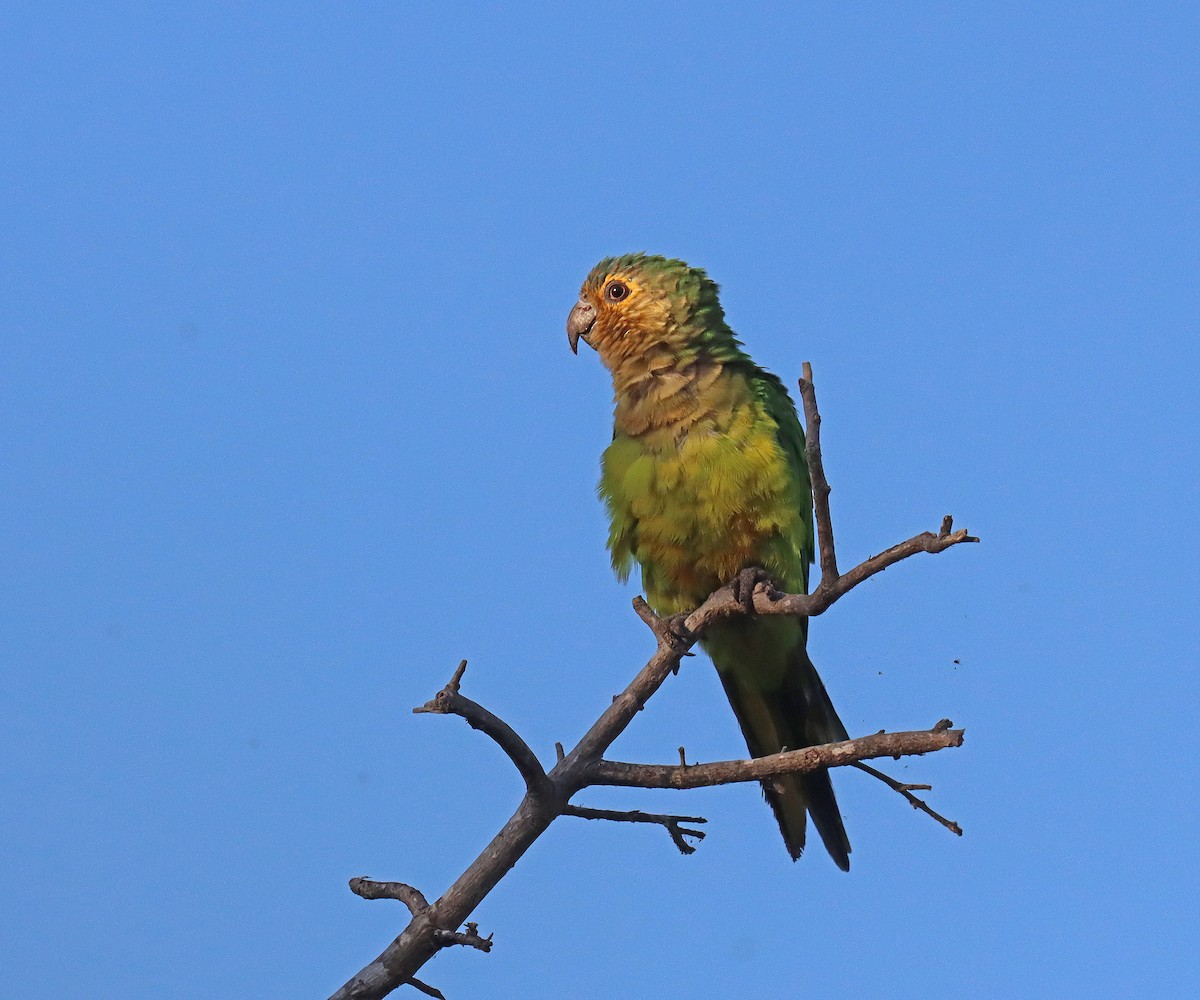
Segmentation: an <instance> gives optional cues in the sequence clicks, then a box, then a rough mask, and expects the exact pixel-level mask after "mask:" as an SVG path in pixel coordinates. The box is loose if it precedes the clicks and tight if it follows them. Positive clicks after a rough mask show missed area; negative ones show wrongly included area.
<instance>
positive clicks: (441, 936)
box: [331, 364, 979, 1000]
mask: <svg viewBox="0 0 1200 1000" xmlns="http://www.w3.org/2000/svg"><path fill="white" fill-rule="evenodd" d="M800 393H801V396H802V398H803V401H804V412H805V420H806V425H807V434H806V438H807V444H806V448H807V451H808V463H809V469H810V475H811V478H812V484H813V494H814V515H815V521H816V534H817V542H818V548H819V551H820V560H821V581H820V584H819V585H818V586H817V588H816V589H815V590H814V591H813V592H812V593H811V594H779V593H776V592H774V591H772V589H771V588H770V587H769V586H766V585H762V584H760V585H758V586H753V589H752V591H751V593H750V594H749V601H748V602H746V603H743V601H741V600H738V595H735V592H734V587H732V586H728V585H727V586H725V587H722V588H720V589H719V590H717V591H716V592H715V593H713V594H711V595H710V596H709V597H708V599H707V600H705V601H704V603H703V604H702V605H701V606H700V607H698V608H696V609H695V610H694V611H692V612H690V613H689V614H686V615H674V616H672V617H670V618H660V617H659V616H658V615H656V614H655V613H654V612H653V610H652V609H651V608H650V607H649V605H647V604H646V602H645V601H644V600H642V599H641V598H638V599H637V600H636V601H634V610H635V611H636V612H637V614H638V616H639V617H640V618H641V619H642V621H644V622H645V623H646V625H647V626H648V627H649V628H650V630H651V631H652V632H653V634H654V637H655V642H656V647H657V648H656V649H655V652H654V655H653V656H652V657H650V659H649V660H648V661H647V662H646V664H645V666H643V667H642V669H641V670H640V671H639V672H638V674H637V676H636V677H634V679H633V680H632V681H631V682H630V684H629V685H628V686H627V687H626V688H625V690H624V691H623V692H622V693H621V694H619V695H617V697H615V698H614V699H613V701H612V704H611V705H609V706H607V707H606V708H605V710H604V712H603V713H602V714H601V715H600V717H599V718H598V719H597V720H596V722H595V723H593V725H592V726H591V728H590V729H589V730H588V731H587V733H586V734H584V736H583V738H582V739H581V740H580V741H579V743H578V744H577V745H576V746H575V748H574V749H573V750H571V751H570V752H569V753H564V751H563V747H562V745H561V744H555V751H556V757H557V762H556V763H555V765H554V767H553V768H552V769H551V770H550V772H549V773H547V772H546V771H545V770H544V769H543V767H542V765H541V762H540V761H539V760H538V759H537V756H536V754H534V753H533V751H532V750H531V749H530V748H529V746H528V745H527V744H526V743H525V741H524V740H523V739H522V738H521V737H520V736H518V735H517V733H516V732H514V731H513V729H512V728H511V727H510V726H509V725H508V724H507V723H505V722H503V721H502V720H501V719H499V718H498V717H497V716H495V715H494V714H492V713H491V712H489V711H488V710H487V709H485V708H483V707H482V706H481V705H478V704H476V703H475V702H473V701H471V700H470V699H469V698H466V697H464V696H463V695H462V694H461V693H460V690H459V688H460V686H461V682H462V677H463V672H464V671H465V670H466V666H467V663H466V661H465V660H464V661H462V663H460V664H459V667H458V669H457V670H456V671H455V673H454V676H453V677H452V678H451V680H450V682H449V683H448V684H447V685H446V687H445V688H443V689H442V690H441V691H440V692H439V693H438V694H437V696H436V697H435V698H433V699H432V700H431V701H429V702H427V703H426V704H425V705H423V706H421V707H420V708H416V709H414V710H413V711H415V712H431V713H436V714H441V715H458V716H460V717H461V718H463V719H465V720H466V721H467V723H468V724H469V725H470V726H472V728H475V729H479V730H481V731H482V732H483V733H485V734H486V735H487V736H488V737H490V738H491V739H492V740H493V741H494V742H495V743H496V744H497V745H498V746H499V747H500V748H501V749H502V750H503V751H504V752H505V754H507V755H508V757H509V759H510V760H512V762H513V764H514V765H515V766H516V767H517V770H518V771H519V772H520V774H521V776H522V777H523V778H524V779H525V785H526V793H525V796H524V798H523V799H522V800H521V803H520V805H519V806H518V807H517V810H516V812H515V813H514V814H513V815H512V817H511V818H510V819H509V820H508V822H507V823H505V825H504V826H503V828H502V829H501V830H500V831H499V832H498V833H497V834H496V836H495V837H494V838H492V841H491V843H489V844H488V845H487V847H485V848H484V850H483V852H482V853H481V854H480V855H479V856H478V857H477V858H476V859H475V860H474V861H473V862H472V863H471V865H470V866H469V867H468V868H467V870H466V871H464V872H463V874H462V875H461V876H459V878H458V879H457V880H456V881H455V882H454V884H453V885H451V886H450V888H449V889H447V890H446V892H445V893H444V894H443V895H442V897H441V898H440V899H438V900H437V901H436V902H435V903H433V904H429V903H427V902H426V900H425V897H424V896H423V895H422V894H421V893H420V892H418V891H417V890H416V889H413V888H412V887H411V886H406V885H404V884H403V883H400V882H374V881H372V880H370V879H362V878H359V879H352V880H351V883H350V887H351V889H353V890H354V891H355V892H356V893H358V894H359V895H360V896H363V897H364V898H367V899H384V898H388V899H399V900H401V901H402V902H404V903H405V905H407V906H408V908H409V910H410V911H411V913H412V919H411V920H410V921H409V924H408V926H407V927H406V928H405V929H404V931H403V932H402V933H401V934H400V935H399V936H398V937H397V938H396V939H395V940H394V941H392V943H391V944H389V945H388V946H387V948H385V949H384V951H383V952H382V953H381V954H380V955H379V957H378V958H376V959H375V960H374V961H373V962H371V963H370V964H368V965H367V966H366V967H365V968H363V969H362V970H361V971H360V972H359V973H358V974H357V975H355V976H354V977H353V978H352V979H351V980H350V981H349V982H347V983H346V984H345V985H344V986H342V987H341V989H339V990H338V991H337V992H336V993H334V994H333V997H332V998H331V1000H380V998H382V997H385V996H387V994H389V993H391V992H392V990H394V989H396V988H397V987H398V986H401V985H404V984H406V983H407V984H410V985H412V986H413V987H415V988H416V989H418V990H420V991H421V992H422V993H424V994H426V995H427V996H432V997H441V996H442V994H441V992H440V991H439V990H436V989H434V988H433V987H431V986H428V985H427V984H425V983H422V982H421V981H420V980H418V979H416V978H415V974H416V972H417V971H418V970H419V969H420V968H421V967H422V966H423V965H424V964H425V963H426V962H427V961H429V959H430V958H432V957H433V956H434V955H435V954H437V952H438V951H439V950H441V949H442V948H445V947H449V946H452V945H465V946H467V947H473V948H478V949H479V950H481V951H488V950H489V949H490V948H491V941H492V939H491V936H490V935H489V936H488V937H487V938H483V937H481V936H480V935H479V932H478V928H477V927H476V925H475V924H473V923H467V924H466V925H465V926H466V929H465V930H463V931H460V930H455V928H458V927H462V926H463V922H464V921H465V920H466V918H467V917H468V916H470V914H471V913H472V912H473V911H474V909H475V907H476V906H478V905H479V903H480V902H481V901H482V900H483V899H484V898H485V897H486V896H487V895H488V893H489V892H491V890H492V889H494V888H495V887H496V885H497V884H498V883H499V881H500V880H501V879H502V878H503V877H504V876H505V874H507V873H508V871H509V870H510V869H511V868H512V867H513V865H515V864H516V863H517V861H519V860H520V858H521V857H522V856H523V855H524V854H525V852H526V851H527V850H529V848H530V847H531V846H532V845H533V843H534V842H535V841H536V840H537V839H538V837H540V836H541V835H542V833H544V832H545V831H546V829H547V828H548V827H549V826H550V824H551V823H552V822H553V821H554V820H555V819H556V818H557V817H558V816H564V815H570V816H577V817H581V818H585V819H604V820H611V821H613V822H626V823H649V824H656V825H659V826H662V827H664V828H665V829H666V830H667V832H668V833H669V834H670V835H671V838H672V840H673V841H674V842H675V844H676V846H677V847H678V848H679V850H680V851H682V852H684V853H685V854H687V853H691V852H692V851H694V850H695V846H694V844H692V843H689V842H688V840H687V839H686V838H689V837H690V838H693V839H695V840H699V839H702V838H703V837H704V833H703V832H702V831H700V830H696V829H694V828H690V827H685V826H683V824H684V823H694V824H701V823H703V822H704V820H703V819H701V818H700V817H689V816H673V815H658V814H651V813H643V812H641V811H640V810H632V811H629V812H620V811H617V810H608V809H590V808H587V807H584V806H573V805H570V804H569V799H570V797H571V796H572V795H574V794H575V793H576V792H578V791H579V790H580V789H582V788H584V787H586V786H588V785H624V786H634V787H643V788H697V787H701V786H707V785H718V784H727V783H730V782H740V781H761V780H763V779H767V778H771V777H774V776H776V775H779V774H803V773H807V772H810V771H814V770H818V769H821V768H828V767H842V766H846V765H856V766H860V767H861V769H863V770H865V771H867V773H870V774H874V775H876V776H877V777H879V778H880V780H883V781H885V782H887V783H888V784H889V785H890V787H893V788H895V790H896V791H897V792H899V793H900V794H902V795H904V796H905V797H906V798H907V799H908V800H909V801H910V802H911V803H912V804H913V805H914V807H916V808H918V809H922V810H923V811H925V812H927V813H928V814H929V815H931V816H933V817H934V818H935V819H937V820H938V821H939V822H942V823H943V824H944V825H946V826H947V828H948V829H952V830H954V831H955V832H956V833H961V830H960V829H959V828H958V826H957V824H954V823H952V822H950V821H948V820H945V819H944V818H943V817H941V816H938V814H937V813H935V812H933V810H931V809H929V807H928V806H926V805H925V804H924V803H923V802H921V800H920V799H917V798H916V797H915V796H913V795H912V792H913V791H915V790H919V789H921V788H922V787H923V786H917V785H904V784H903V783H900V782H893V781H892V779H889V778H888V777H887V776H886V775H883V774H882V773H881V772H877V771H875V769H874V768H870V767H868V766H867V765H865V764H862V763H861V762H862V761H864V760H870V759H873V758H878V757H899V756H903V755H907V754H923V753H931V752H933V751H936V750H941V749H945V748H947V747H955V746H961V745H962V741H963V732H962V730H952V729H951V728H950V723H949V721H947V720H943V721H942V722H941V723H939V724H938V725H937V726H935V727H934V728H933V729H932V730H929V731H926V732H908V733H877V734H875V735H873V736H864V737H861V738H860V739H856V740H846V741H843V742H841V743H832V744H828V745H826V746H819V747H807V748H804V749H801V750H790V751H785V752H783V753H778V754H773V755H771V756H769V757H759V758H754V759H750V760H734V761H719V762H716V763H709V764H688V763H687V760H686V756H685V754H684V752H683V749H682V748H680V751H679V764H678V765H654V764H627V763H622V762H619V761H608V760H605V759H604V754H605V752H606V751H607V750H608V748H609V747H610V746H612V744H613V741H615V740H616V739H617V737H618V736H620V735H621V733H623V732H624V731H625V729H626V728H627V727H628V726H629V724H630V723H631V722H632V721H633V719H634V717H635V716H636V715H637V713H638V712H640V711H641V710H642V708H643V707H644V706H645V705H646V702H647V701H648V700H649V699H650V698H651V697H652V696H653V695H654V693H655V692H656V691H657V690H658V689H659V688H660V687H661V686H662V684H663V683H664V682H665V681H666V679H667V677H669V676H670V675H671V674H672V673H674V672H677V671H678V670H679V665H680V663H681V662H682V659H683V657H685V656H691V655H692V653H691V649H692V647H693V646H694V645H695V644H696V642H697V641H698V640H699V638H700V636H701V635H702V634H703V633H704V631H705V629H706V628H708V626H710V625H712V624H713V623H714V622H717V621H719V620H722V619H726V618H731V617H736V616H738V615H745V614H758V615H790V616H795V617H815V616H816V615H819V614H821V613H822V612H823V611H826V610H827V609H828V608H829V607H830V606H831V605H832V604H833V603H834V602H835V601H837V600H838V599H839V598H841V597H843V596H845V594H847V593H849V592H850V591H851V590H852V589H854V587H856V586H858V585H859V584H860V583H862V582H863V581H865V580H867V579H869V578H870V577H872V576H874V575H876V574H877V573H881V572H882V571H883V570H885V569H887V568H888V567H889V566H893V565H895V564H896V563H898V562H900V561H901V560H903V559H907V558H908V557H909V556H912V555H916V554H917V553H918V552H930V553H936V552H943V551H945V550H946V549H948V548H951V547H953V546H955V545H959V544H962V543H964V542H977V541H978V540H979V539H978V538H975V537H973V536H971V535H969V534H967V532H966V531H963V530H959V531H955V530H954V527H953V522H952V520H951V518H950V517H949V516H947V517H946V518H945V519H944V520H943V521H942V524H941V527H940V529H939V531H938V532H937V533H936V534H934V533H932V532H924V533H922V534H919V535H915V536H914V537H912V538H910V539H908V540H907V541H904V542H901V543H900V544H898V545H893V546H892V547H891V548H889V549H886V550H884V551H883V552H881V553H879V554H878V555H875V556H872V557H871V558H869V559H867V560H865V561H864V562H862V563H860V564H859V565H858V566H855V567H854V569H852V570H850V571H849V572H848V573H845V574H839V572H838V568H837V558H836V553H835V549H834V538H833V526H832V521H831V518H830V513H829V493H830V489H829V484H828V481H827V480H826V478H825V470H824V466H823V462H822V456H821V448H820V423H821V417H820V413H819V412H818V410H817V405H816V394H815V390H814V389H813V384H812V369H811V366H809V365H808V364H805V366H804V378H803V379H802V380H801V383H800ZM744 589H745V588H743V590H744ZM741 596H742V597H743V598H745V597H746V596H747V595H746V594H745V593H743V594H741ZM747 603H748V604H749V605H750V606H749V607H747V606H746V604H747Z"/></svg>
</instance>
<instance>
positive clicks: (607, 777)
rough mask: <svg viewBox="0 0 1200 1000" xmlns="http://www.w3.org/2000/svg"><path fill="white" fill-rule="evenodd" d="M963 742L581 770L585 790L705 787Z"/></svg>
mask: <svg viewBox="0 0 1200 1000" xmlns="http://www.w3.org/2000/svg"><path fill="white" fill-rule="evenodd" d="M962 742H963V730H961V729H930V730H917V731H916V732H907V733H875V734H874V735H872V736H860V737H859V738H858V739H854V740H843V741H842V742H840V743H826V744H824V745H823V746H816V747H804V748H803V749H802V750H785V751H783V752H782V753H773V754H769V755H768V756H766V757H752V758H750V759H749V760H721V761H716V762H715V763H711V764H688V765H687V766H686V767H681V766H680V765H678V764H627V763H625V762H623V761H617V760H597V761H593V762H592V763H591V765H590V766H589V767H588V768H587V769H586V770H585V783H586V784H588V785H621V786H625V787H633V788H705V787H708V786H709V785H729V784H734V783H736V782H741V781H762V780H763V779H764V778H774V777H776V776H777V775H780V774H808V773H809V772H811V771H819V770H821V769H822V768H827V767H845V766H846V765H848V764H853V763H855V762H857V761H861V760H871V759H873V758H876V757H908V756H916V755H920V754H926V753H933V752H934V751H937V750H944V749H946V748H947V747H959V746H962Z"/></svg>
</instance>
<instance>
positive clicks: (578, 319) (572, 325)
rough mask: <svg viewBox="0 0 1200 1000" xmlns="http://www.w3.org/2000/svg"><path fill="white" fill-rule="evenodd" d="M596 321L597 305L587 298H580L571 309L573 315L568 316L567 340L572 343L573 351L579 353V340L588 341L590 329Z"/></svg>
mask: <svg viewBox="0 0 1200 1000" xmlns="http://www.w3.org/2000/svg"><path fill="white" fill-rule="evenodd" d="M595 322H596V307H595V306H594V305H592V304H591V303H590V302H588V301H587V299H580V300H579V301H578V302H576V303H575V306H574V308H572V309H571V315H570V316H568V317H567V342H568V343H569V344H570V345H571V353H572V354H578V353H579V341H580V339H581V338H582V340H583V342H584V343H585V344H586V343H587V342H588V339H587V335H588V331H589V330H591V328H592V324H593V323H595Z"/></svg>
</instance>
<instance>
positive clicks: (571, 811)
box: [562, 805, 708, 854]
mask: <svg viewBox="0 0 1200 1000" xmlns="http://www.w3.org/2000/svg"><path fill="white" fill-rule="evenodd" d="M562 814H563V815H564V816H578V817H579V818H580V819H606V820H611V821H612V822H614V823H656V824H658V825H659V826H661V827H664V828H665V829H666V831H667V833H669V834H670V835H671V840H672V841H674V843H675V846H676V847H678V848H679V853H680V854H695V853H696V848H695V847H694V846H693V845H691V844H689V843H688V842H687V840H686V839H685V838H686V837H695V838H696V839H697V840H703V839H704V831H703V830H693V829H690V828H688V827H686V826H683V825H682V824H684V823H707V822H708V820H706V819H705V818H704V817H703V816H669V815H663V814H660V813H647V812H642V811H641V810H640V809H631V810H629V811H628V812H621V811H619V810H616V809H592V808H590V807H589V806H572V805H568V806H567V807H566V808H565V809H564V810H563V813H562Z"/></svg>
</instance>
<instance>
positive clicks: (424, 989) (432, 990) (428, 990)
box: [400, 976, 446, 1000]
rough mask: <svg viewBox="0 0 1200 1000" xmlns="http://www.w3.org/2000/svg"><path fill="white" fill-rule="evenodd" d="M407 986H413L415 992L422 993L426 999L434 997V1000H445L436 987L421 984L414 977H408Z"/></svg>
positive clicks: (444, 996)
mask: <svg viewBox="0 0 1200 1000" xmlns="http://www.w3.org/2000/svg"><path fill="white" fill-rule="evenodd" d="M407 982H408V985H409V986H414V987H416V989H417V992H419V993H424V994H425V995H426V996H427V997H435V998H436V1000H446V994H445V993H443V992H442V991H441V990H439V989H438V988H437V987H436V986H430V985H429V984H428V983H423V982H421V980H419V979H418V978H417V977H416V976H410V977H409V978H408V980H407ZM400 985H403V984H400Z"/></svg>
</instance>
